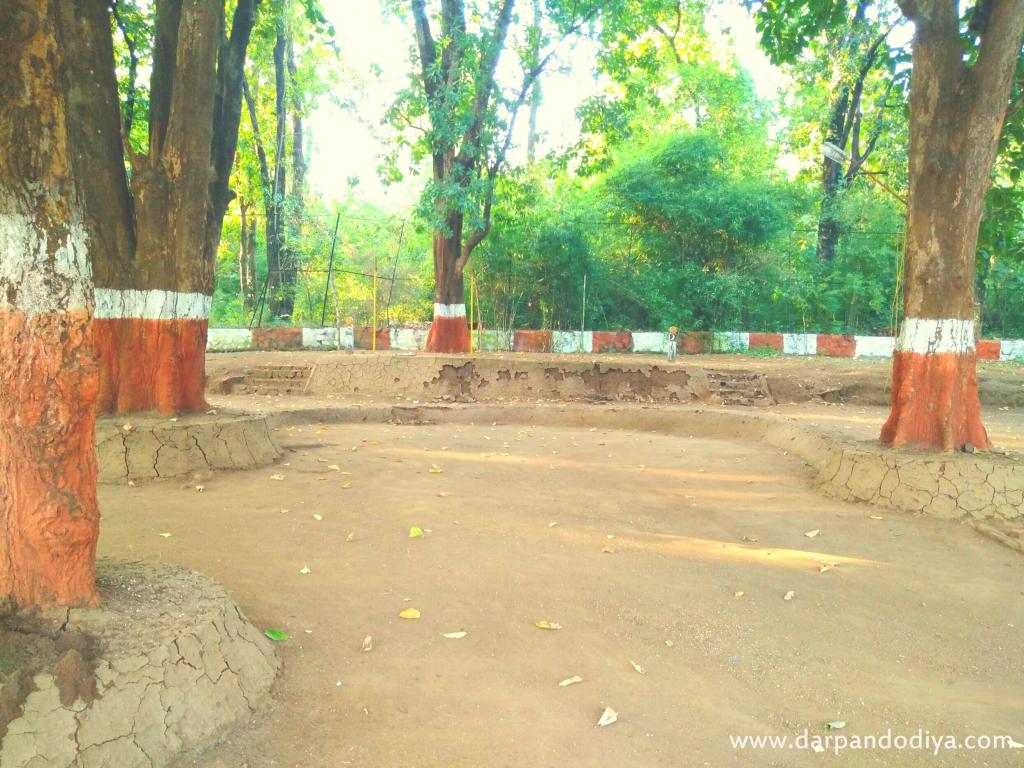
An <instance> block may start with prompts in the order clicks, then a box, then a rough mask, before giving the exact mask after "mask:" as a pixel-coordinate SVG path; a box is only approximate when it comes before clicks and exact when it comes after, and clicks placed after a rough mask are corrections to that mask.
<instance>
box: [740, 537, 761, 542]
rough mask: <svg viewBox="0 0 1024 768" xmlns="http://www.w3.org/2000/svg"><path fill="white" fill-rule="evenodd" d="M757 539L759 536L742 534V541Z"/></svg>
mask: <svg viewBox="0 0 1024 768" xmlns="http://www.w3.org/2000/svg"><path fill="white" fill-rule="evenodd" d="M757 540H758V538H757V536H740V541H748V542H751V543H753V542H755V541H757Z"/></svg>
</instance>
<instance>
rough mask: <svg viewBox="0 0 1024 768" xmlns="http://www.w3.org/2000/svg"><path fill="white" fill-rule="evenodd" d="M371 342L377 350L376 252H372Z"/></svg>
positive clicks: (373, 348)
mask: <svg viewBox="0 0 1024 768" xmlns="http://www.w3.org/2000/svg"><path fill="white" fill-rule="evenodd" d="M372 330H373V344H372V347H371V348H372V350H373V351H374V352H376V351H377V254H376V253H374V254H373V329H372Z"/></svg>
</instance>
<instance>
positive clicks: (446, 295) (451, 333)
mask: <svg viewBox="0 0 1024 768" xmlns="http://www.w3.org/2000/svg"><path fill="white" fill-rule="evenodd" d="M462 220H463V215H462V213H460V212H450V213H449V214H448V216H447V217H446V218H445V229H446V230H447V231H446V232H440V231H438V232H434V322H433V323H432V324H431V326H430V333H428V334H427V344H426V347H425V350H426V351H427V352H469V325H468V324H467V323H466V304H465V298H464V296H465V284H464V282H463V279H462V269H463V266H464V260H463V258H462Z"/></svg>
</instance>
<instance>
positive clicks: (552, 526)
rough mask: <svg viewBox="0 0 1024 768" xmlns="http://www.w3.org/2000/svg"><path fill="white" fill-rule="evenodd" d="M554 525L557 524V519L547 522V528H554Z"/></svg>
mask: <svg viewBox="0 0 1024 768" xmlns="http://www.w3.org/2000/svg"><path fill="white" fill-rule="evenodd" d="M556 525H558V522H557V521H556V522H553V523H548V528H554V527H555V526H556Z"/></svg>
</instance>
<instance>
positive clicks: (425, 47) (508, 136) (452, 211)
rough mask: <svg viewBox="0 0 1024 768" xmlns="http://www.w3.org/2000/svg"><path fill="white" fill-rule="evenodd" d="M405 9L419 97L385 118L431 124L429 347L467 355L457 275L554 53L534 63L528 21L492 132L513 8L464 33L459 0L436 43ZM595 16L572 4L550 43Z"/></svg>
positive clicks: (483, 224) (419, 18)
mask: <svg viewBox="0 0 1024 768" xmlns="http://www.w3.org/2000/svg"><path fill="white" fill-rule="evenodd" d="M401 4H402V5H404V1H403V2H402V3H401ZM408 7H409V9H410V10H411V11H412V17H413V20H414V25H415V35H416V46H417V50H418V52H419V64H420V68H421V72H420V73H419V76H418V78H417V80H418V83H417V87H419V88H422V95H421V94H419V93H416V92H414V91H411V90H410V91H406V92H404V93H402V94H400V95H399V99H398V103H397V104H396V106H395V108H394V109H393V110H392V111H393V114H394V115H395V116H396V118H397V120H398V122H399V123H400V124H402V125H406V124H408V123H409V120H410V118H409V115H410V113H414V112H420V113H423V114H424V115H425V117H426V119H427V122H428V124H429V130H427V131H425V132H423V136H422V138H421V141H422V145H423V151H424V153H425V154H428V155H429V156H430V159H431V168H432V181H431V186H430V187H429V188H428V190H427V192H426V193H425V196H424V200H425V201H426V202H427V203H428V205H427V207H429V208H430V209H431V212H432V217H433V222H432V226H433V228H434V242H433V255H434V319H433V323H432V324H431V327H430V333H429V335H428V337H427V346H426V348H427V351H429V352H469V351H470V345H471V342H470V334H469V324H468V322H467V320H466V304H465V282H464V279H463V272H464V270H465V267H466V262H467V261H468V260H469V258H470V256H471V255H472V253H473V251H474V249H476V247H477V246H479V245H480V243H482V242H483V241H484V239H485V238H486V237H487V235H488V233H489V232H490V229H491V211H492V207H493V203H494V185H495V182H496V180H497V178H498V174H499V173H500V172H501V170H502V167H503V166H504V164H505V157H506V155H507V153H508V151H509V148H510V147H511V145H512V136H513V131H514V128H515V124H516V118H517V117H518V114H519V111H520V109H521V108H522V107H523V106H524V105H525V104H526V102H527V100H528V99H529V98H530V96H531V94H532V93H534V86H535V84H536V82H537V78H538V77H539V76H540V75H541V73H542V72H543V71H544V70H545V69H546V68H547V66H548V65H549V64H550V62H551V61H552V58H553V56H554V53H555V50H554V48H552V49H551V50H550V51H548V52H547V53H546V54H545V55H543V56H541V54H540V42H541V25H540V21H539V18H538V17H537V16H535V17H534V20H533V26H532V27H531V30H532V31H531V33H529V34H528V35H527V36H526V37H528V38H530V37H531V35H532V39H530V41H529V45H528V46H527V47H528V49H529V50H528V52H526V53H525V55H524V66H523V72H522V82H521V86H520V87H519V89H518V91H516V92H515V93H513V94H511V95H510V96H509V97H508V98H507V99H506V100H505V101H506V104H505V106H506V107H507V110H508V118H507V120H506V124H505V125H504V126H503V127H501V130H498V129H496V127H495V124H496V123H497V122H498V121H497V115H496V112H495V103H496V102H500V101H502V99H501V98H500V97H501V94H500V88H499V86H498V84H497V82H496V79H495V75H496V72H497V69H498V63H499V60H500V59H501V56H502V53H503V51H504V49H505V46H506V39H507V38H508V35H509V29H510V27H511V26H512V23H513V10H514V7H515V0H500V1H499V2H496V3H494V4H493V5H492V6H491V11H492V16H493V18H492V19H491V20H490V26H488V24H487V22H486V21H484V20H483V19H479V20H478V24H479V27H480V29H479V32H473V31H468V30H469V28H468V27H467V23H466V20H467V15H469V16H471V17H472V16H475V15H478V14H477V11H478V10H479V9H478V8H477V7H474V8H471V9H470V13H469V14H467V9H466V3H465V2H464V0H446V1H445V2H443V3H440V11H439V13H438V14H437V15H439V16H440V33H441V34H440V38H439V39H435V37H434V33H433V30H432V28H431V18H430V16H431V14H430V11H428V8H427V2H426V0H409V6H408ZM601 9H602V3H600V2H594V1H593V0H588V1H587V2H575V3H573V4H572V7H571V9H570V10H569V13H568V16H569V18H568V19H567V20H566V21H564V23H563V24H562V25H561V26H562V28H561V29H560V30H559V33H560V37H559V38H558V41H555V42H560V41H561V40H564V39H565V38H567V37H568V36H570V35H572V34H575V33H576V32H577V31H579V30H580V29H581V28H582V26H583V25H585V24H586V23H588V22H589V21H590V20H591V19H593V18H594V17H595V16H596V15H597V14H598V13H599V12H600V11H601ZM538 13H539V11H538ZM479 15H480V16H483V15H484V14H483V12H481V13H480V14H479ZM417 116H418V115H417Z"/></svg>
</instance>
